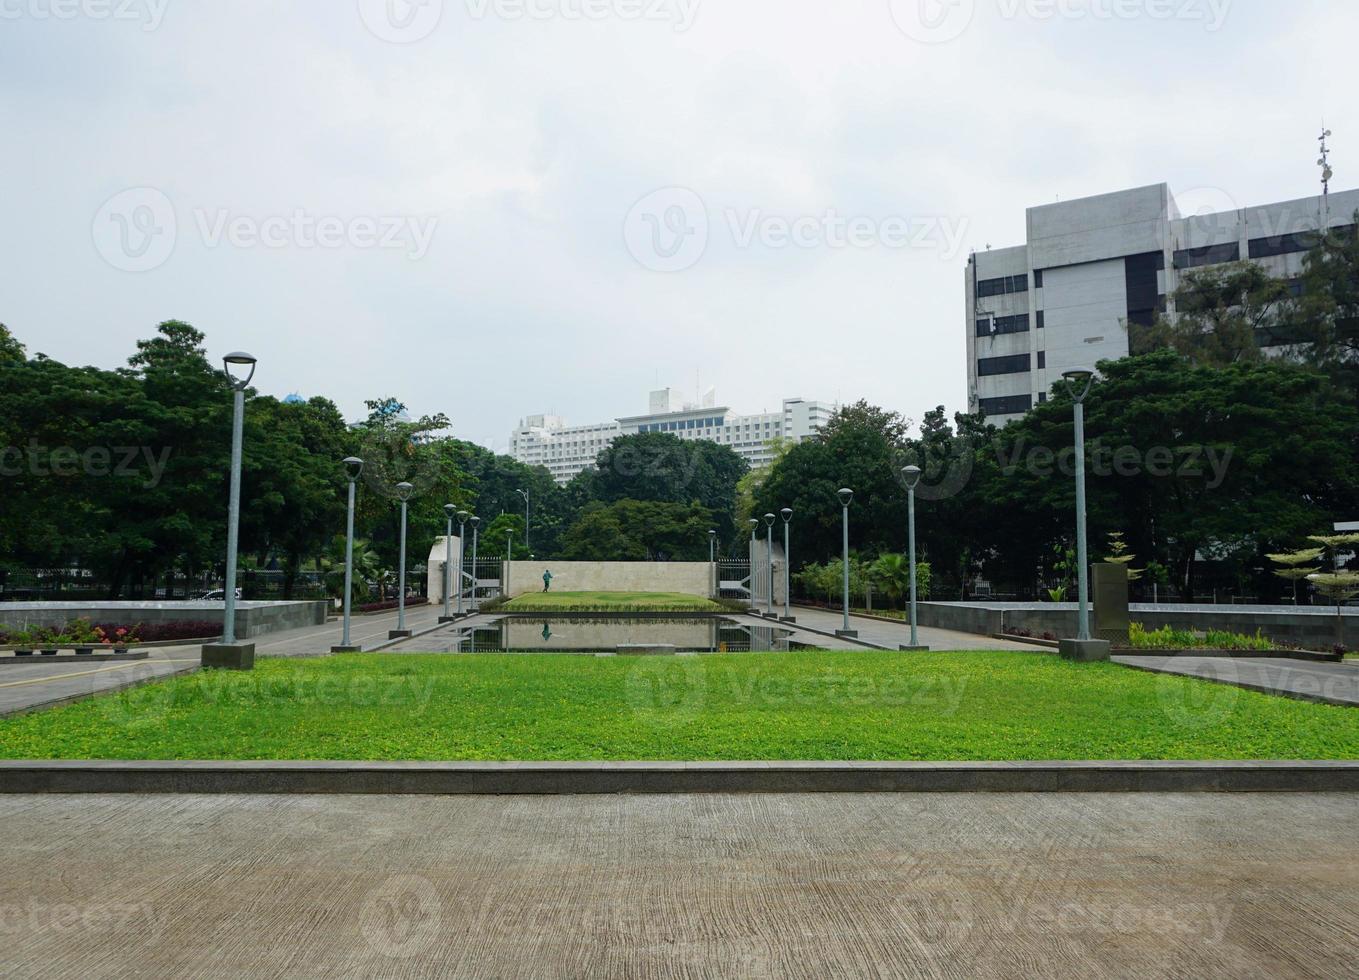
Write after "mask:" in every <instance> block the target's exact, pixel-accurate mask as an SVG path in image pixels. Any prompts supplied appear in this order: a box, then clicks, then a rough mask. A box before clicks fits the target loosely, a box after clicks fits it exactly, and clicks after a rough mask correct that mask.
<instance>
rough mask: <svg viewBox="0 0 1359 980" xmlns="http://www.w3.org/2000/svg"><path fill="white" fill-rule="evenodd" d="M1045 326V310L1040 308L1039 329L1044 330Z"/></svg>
mask: <svg viewBox="0 0 1359 980" xmlns="http://www.w3.org/2000/svg"><path fill="white" fill-rule="evenodd" d="M1044 326H1046V323H1045V322H1044V319H1043V311H1042V310H1039V311H1038V329H1039V330H1042V329H1043V327H1044Z"/></svg>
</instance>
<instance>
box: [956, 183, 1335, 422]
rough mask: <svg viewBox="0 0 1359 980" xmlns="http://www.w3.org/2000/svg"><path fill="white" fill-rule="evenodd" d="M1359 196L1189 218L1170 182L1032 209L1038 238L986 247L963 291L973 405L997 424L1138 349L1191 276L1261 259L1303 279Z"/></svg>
mask: <svg viewBox="0 0 1359 980" xmlns="http://www.w3.org/2000/svg"><path fill="white" fill-rule="evenodd" d="M1357 209H1359V191H1346V192H1344V193H1339V194H1331V195H1329V196H1328V197H1312V198H1303V199H1301V200H1297V201H1286V202H1283V203H1280V204H1266V205H1262V206H1260V207H1253V208H1241V209H1239V210H1234V211H1220V212H1215V213H1209V214H1195V215H1190V216H1188V217H1185V216H1182V215H1181V214H1180V211H1179V208H1178V207H1177V206H1176V202H1175V198H1174V196H1173V195H1172V194H1171V192H1170V188H1169V187H1168V186H1167V185H1165V184H1155V185H1153V186H1151V187H1140V188H1137V189H1134V190H1127V191H1118V192H1117V193H1113V194H1102V195H1100V196H1098V197H1088V198H1084V199H1081V200H1076V201H1064V202H1062V203H1059V204H1045V205H1043V206H1041V207H1036V208H1029V209H1028V212H1027V214H1028V233H1027V238H1028V242H1027V244H1025V245H1018V246H1015V247H1013V248H1002V249H995V250H994V251H986V252H979V253H977V254H975V255H973V256H972V258H971V259H970V260H969V262H968V266H967V272H966V276H965V284H964V290H965V295H966V301H965V303H966V305H965V310H966V321H965V322H966V325H967V380H968V402H969V408H970V410H972V411H974V412H975V411H978V410H980V411H982V412H983V413H985V414H986V416H987V417H988V418H989V419H991V420H992V421H993V422H995V423H996V424H998V425H1004V424H1005V423H1006V422H1009V421H1012V420H1013V419H1016V418H1019V417H1020V416H1021V415H1023V414H1024V413H1025V412H1027V411H1028V410H1029V409H1030V408H1032V407H1033V406H1034V404H1036V403H1037V402H1041V401H1044V400H1046V398H1047V393H1048V391H1049V390H1050V389H1051V387H1052V385H1053V383H1054V382H1056V381H1057V380H1059V379H1060V378H1061V376H1062V372H1063V371H1067V370H1070V369H1071V368H1073V367H1093V366H1094V364H1095V362H1096V361H1099V360H1103V359H1108V358H1118V357H1124V356H1126V355H1127V354H1128V349H1129V348H1128V329H1129V327H1130V326H1131V327H1132V328H1133V329H1135V328H1136V326H1137V325H1150V324H1151V322H1152V318H1153V317H1154V316H1155V314H1156V312H1157V311H1162V312H1169V313H1173V312H1174V310H1173V309H1169V310H1168V309H1167V299H1166V298H1167V297H1168V296H1169V295H1170V294H1171V293H1173V292H1174V291H1175V289H1176V288H1177V287H1178V286H1179V284H1180V279H1181V277H1182V276H1183V275H1184V274H1185V273H1186V272H1188V271H1189V270H1191V269H1198V268H1202V267H1204V266H1211V265H1218V264H1220V263H1224V262H1235V261H1238V260H1240V259H1251V260H1254V261H1257V262H1259V263H1260V264H1261V265H1263V266H1264V267H1265V269H1266V270H1267V271H1268V272H1269V273H1270V274H1271V275H1274V276H1281V277H1284V278H1288V279H1296V278H1297V277H1298V276H1299V275H1300V274H1301V272H1302V262H1303V257H1304V256H1305V254H1306V253H1307V251H1308V250H1309V249H1310V248H1311V246H1312V244H1313V243H1314V242H1315V237H1316V232H1317V231H1318V230H1319V229H1321V228H1333V227H1338V226H1344V225H1351V224H1353V223H1354V213H1355V211H1356V210H1357Z"/></svg>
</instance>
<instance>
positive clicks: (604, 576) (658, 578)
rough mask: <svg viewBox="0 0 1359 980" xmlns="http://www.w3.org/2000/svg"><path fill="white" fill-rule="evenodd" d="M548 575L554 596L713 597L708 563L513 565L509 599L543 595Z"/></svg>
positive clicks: (613, 562)
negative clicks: (658, 594)
mask: <svg viewBox="0 0 1359 980" xmlns="http://www.w3.org/2000/svg"><path fill="white" fill-rule="evenodd" d="M545 571H551V572H552V591H553V592H680V593H683V594H685V595H697V596H710V595H712V593H713V566H712V565H709V564H708V563H707V562H705V561H545V562H544V561H514V562H510V595H511V596H518V595H524V594H525V593H526V592H541V591H543V572H545Z"/></svg>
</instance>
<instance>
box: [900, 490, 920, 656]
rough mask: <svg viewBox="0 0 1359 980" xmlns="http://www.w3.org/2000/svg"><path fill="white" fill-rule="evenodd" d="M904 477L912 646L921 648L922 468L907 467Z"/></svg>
mask: <svg viewBox="0 0 1359 980" xmlns="http://www.w3.org/2000/svg"><path fill="white" fill-rule="evenodd" d="M901 472H902V475H903V476H905V478H906V501H907V503H906V513H907V527H908V530H907V532H906V535H907V538H908V540H909V546H908V550H909V551H910V555H911V559H910V565H911V569H910V574H911V646H913V647H918V646H920V635H919V633H918V631H917V626H916V618H915V613H916V605H915V599H916V595H915V488H916V485H917V484H919V483H920V467H919V466H907V467H904V468H903V469H902V471H901Z"/></svg>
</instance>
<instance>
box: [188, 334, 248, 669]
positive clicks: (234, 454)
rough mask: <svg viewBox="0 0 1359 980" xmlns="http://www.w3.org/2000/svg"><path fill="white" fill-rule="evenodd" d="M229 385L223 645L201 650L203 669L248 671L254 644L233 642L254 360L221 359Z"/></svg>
mask: <svg viewBox="0 0 1359 980" xmlns="http://www.w3.org/2000/svg"><path fill="white" fill-rule="evenodd" d="M222 367H223V370H224V371H225V372H226V377H227V382H228V383H229V384H230V385H231V401H232V406H231V489H230V492H229V494H228V498H227V553H226V581H225V583H224V585H225V589H224V590H223V592H222V598H223V599H224V600H225V604H224V606H223V608H222V642H221V643H213V644H209V645H207V646H205V647H203V651H202V655H201V656H202V665H203V666H204V667H223V668H226V669H229V670H249V669H250V668H252V667H254V666H255V644H253V643H237V642H236V551H237V544H238V541H239V533H240V525H241V441H242V438H243V432H244V429H245V389H246V386H247V385H249V384H250V379H251V378H253V377H254V376H255V358H254V357H252V356H251V355H250V354H247V353H245V352H244V351H233V352H232V353H230V354H228V355H226V357H224V358H222Z"/></svg>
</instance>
